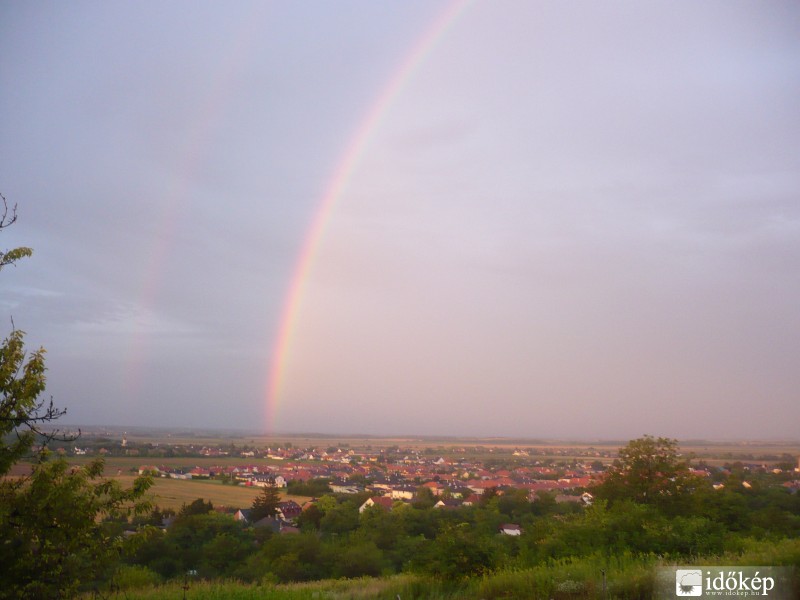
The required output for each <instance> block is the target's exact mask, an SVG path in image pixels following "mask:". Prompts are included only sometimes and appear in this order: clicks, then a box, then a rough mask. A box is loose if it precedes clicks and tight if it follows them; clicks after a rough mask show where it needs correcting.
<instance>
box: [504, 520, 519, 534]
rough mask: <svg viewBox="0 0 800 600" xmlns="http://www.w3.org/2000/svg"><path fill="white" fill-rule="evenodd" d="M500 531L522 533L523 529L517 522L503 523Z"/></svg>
mask: <svg viewBox="0 0 800 600" xmlns="http://www.w3.org/2000/svg"><path fill="white" fill-rule="evenodd" d="M500 533H502V534H504V535H522V529H521V528H520V526H519V525H517V524H516V523H503V524H502V525H500Z"/></svg>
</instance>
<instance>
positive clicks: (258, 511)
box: [250, 485, 281, 523]
mask: <svg viewBox="0 0 800 600" xmlns="http://www.w3.org/2000/svg"><path fill="white" fill-rule="evenodd" d="M280 503H281V493H280V492H279V491H278V488H276V487H274V486H270V485H268V486H266V487H263V488H261V494H259V495H258V496H256V498H255V500H253V505H252V506H251V507H250V521H251V522H252V523H255V522H256V521H260V520H261V519H263V518H264V517H274V516H275V515H276V514H277V513H278V505H279V504H280Z"/></svg>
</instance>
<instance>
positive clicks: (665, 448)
mask: <svg viewBox="0 0 800 600" xmlns="http://www.w3.org/2000/svg"><path fill="white" fill-rule="evenodd" d="M698 483H699V482H698V480H697V478H696V477H694V476H692V474H691V472H690V470H689V465H688V463H687V462H686V461H684V460H683V459H682V458H681V455H680V452H679V449H678V441H677V440H674V439H669V438H663V437H659V438H654V437H653V436H650V435H646V436H644V437H641V438H638V439H635V440H631V441H630V442H628V444H627V445H626V446H624V447H623V448H620V449H619V458H618V459H616V460H615V461H614V463H613V464H612V465H611V467H609V469H608V471H607V472H606V477H605V479H604V480H603V482H602V483H601V484H600V485H598V486H596V487H595V488H594V490H593V492H594V493H595V495H596V496H597V497H598V498H601V499H606V500H608V501H609V502H610V503H612V504H613V503H614V502H618V501H621V500H632V501H633V502H636V503H639V504H653V505H657V506H659V507H662V508H673V509H674V508H676V507H677V506H678V505H679V504H680V501H681V500H684V499H686V497H687V495H688V493H689V492H691V491H692V490H693V489H694V488H695V487H696V486H697V485H698Z"/></svg>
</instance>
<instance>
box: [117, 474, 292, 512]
mask: <svg viewBox="0 0 800 600" xmlns="http://www.w3.org/2000/svg"><path fill="white" fill-rule="evenodd" d="M111 479H114V480H116V481H119V482H120V484H121V485H123V486H125V487H130V485H131V484H132V483H133V480H134V479H135V476H134V475H118V476H112V477H111ZM260 493H261V488H259V487H245V486H241V485H223V484H222V483H220V482H219V481H213V480H210V481H209V480H206V481H203V480H181V479H166V478H162V477H158V478H156V479H154V480H153V487H151V488H150V491H149V495H150V496H152V499H153V502H154V503H155V504H157V505H158V506H160V507H161V508H174V509H175V510H178V509H180V508H181V506H182V505H183V504H190V503H192V502H194V501H195V500H197V499H198V498H202V499H203V500H205V501H210V502H211V503H212V504H213V505H214V506H227V507H230V508H250V506H251V505H252V504H253V500H254V499H255V497H256V496H258V495H259V494H260ZM281 498H282V499H283V500H294V501H295V502H297V503H298V504H301V505H302V504H303V502H305V501H306V500H308V498H307V497H306V496H293V495H289V494H281Z"/></svg>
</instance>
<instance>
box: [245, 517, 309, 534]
mask: <svg viewBox="0 0 800 600" xmlns="http://www.w3.org/2000/svg"><path fill="white" fill-rule="evenodd" d="M253 527H257V528H259V529H262V528H265V529H270V530H272V532H273V533H300V530H299V529H298V528H297V527H295V526H294V525H292V524H291V523H289V522H288V521H285V520H283V519H281V518H280V517H277V516H276V517H264V518H263V519H260V520H258V521H256V522H255V523H253Z"/></svg>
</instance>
